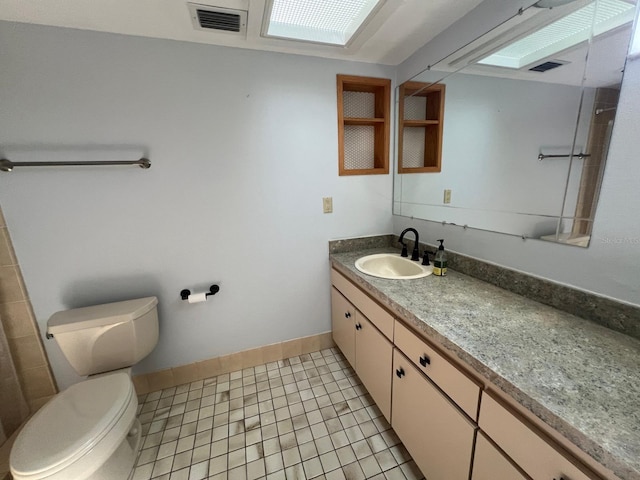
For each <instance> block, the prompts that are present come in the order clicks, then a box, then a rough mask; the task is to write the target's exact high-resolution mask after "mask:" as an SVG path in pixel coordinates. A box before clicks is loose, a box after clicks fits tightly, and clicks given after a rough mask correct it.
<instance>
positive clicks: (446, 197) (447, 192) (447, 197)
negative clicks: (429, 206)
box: [442, 190, 451, 203]
mask: <svg viewBox="0 0 640 480" xmlns="http://www.w3.org/2000/svg"><path fill="white" fill-rule="evenodd" d="M442 203H451V190H445V191H444V199H443V200H442Z"/></svg>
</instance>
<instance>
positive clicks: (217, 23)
mask: <svg viewBox="0 0 640 480" xmlns="http://www.w3.org/2000/svg"><path fill="white" fill-rule="evenodd" d="M187 5H188V7H189V13H190V14H191V21H192V22H193V27H194V28H195V29H196V30H204V31H212V30H215V31H218V32H224V33H232V34H236V35H237V34H239V35H245V34H246V33H247V11H246V10H235V9H231V8H222V7H212V6H209V5H199V4H197V3H188V4H187Z"/></svg>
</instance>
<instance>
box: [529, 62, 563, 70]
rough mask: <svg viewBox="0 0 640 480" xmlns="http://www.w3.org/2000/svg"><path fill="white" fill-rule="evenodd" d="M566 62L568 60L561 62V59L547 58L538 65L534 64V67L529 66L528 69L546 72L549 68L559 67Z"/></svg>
mask: <svg viewBox="0 0 640 480" xmlns="http://www.w3.org/2000/svg"><path fill="white" fill-rule="evenodd" d="M567 63H569V62H563V61H561V60H549V61H547V62H544V63H541V64H540V65H536V66H535V67H531V68H530V69H529V70H531V71H532V72H548V71H549V70H553V69H554V68H558V67H561V66H562V65H566V64H567Z"/></svg>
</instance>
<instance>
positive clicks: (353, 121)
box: [344, 117, 385, 125]
mask: <svg viewBox="0 0 640 480" xmlns="http://www.w3.org/2000/svg"><path fill="white" fill-rule="evenodd" d="M384 122H385V119H384V118H357V117H346V118H345V119H344V124H345V125H377V124H379V123H384Z"/></svg>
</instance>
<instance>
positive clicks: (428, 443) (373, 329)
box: [331, 269, 611, 480]
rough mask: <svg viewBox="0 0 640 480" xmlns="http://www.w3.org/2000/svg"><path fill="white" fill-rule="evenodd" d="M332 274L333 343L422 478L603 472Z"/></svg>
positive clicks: (593, 478) (574, 477) (521, 479)
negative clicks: (411, 458) (418, 469)
mask: <svg viewBox="0 0 640 480" xmlns="http://www.w3.org/2000/svg"><path fill="white" fill-rule="evenodd" d="M331 282H332V293H331V295H332V327H333V338H334V340H335V343H336V344H337V345H338V348H340V350H341V351H342V353H343V354H344V355H345V357H346V358H347V360H348V361H349V362H350V363H351V365H352V366H353V367H354V369H355V371H356V373H357V374H358V375H359V376H360V378H361V380H362V383H363V384H364V386H365V387H366V388H367V390H369V392H370V394H371V396H372V398H373V400H374V401H375V402H376V404H377V405H378V407H379V408H380V410H381V411H382V412H383V414H384V416H385V417H386V418H387V420H389V422H390V423H391V426H392V427H393V428H394V430H395V432H396V433H397V434H398V436H399V438H400V439H401V440H402V442H403V444H404V446H405V447H406V448H407V450H408V451H409V453H410V454H411V456H412V457H413V459H414V460H415V462H416V464H417V465H418V467H419V468H420V470H421V471H422V473H423V474H424V475H425V477H426V478H427V479H429V480H439V479H443V480H456V479H461V480H469V479H470V480H489V479H491V480H495V479H508V480H531V479H533V480H601V479H603V478H611V476H610V475H608V474H601V475H598V474H596V473H594V472H600V470H599V469H598V468H597V466H594V465H593V464H592V463H585V462H588V460H585V459H584V456H583V454H581V453H580V452H579V451H578V449H577V447H575V445H573V444H571V443H570V442H568V441H566V440H565V439H562V438H561V437H560V436H558V434H557V432H554V431H553V429H551V428H550V427H549V426H548V425H545V424H543V423H542V422H540V425H538V423H537V422H538V421H539V419H531V418H529V417H524V416H523V415H522V414H520V413H517V412H518V407H516V406H515V405H517V404H516V402H515V401H513V400H512V401H508V400H505V399H503V398H502V397H498V396H496V395H495V394H493V393H487V392H488V391H491V392H493V390H492V387H491V385H490V384H488V383H486V382H482V380H480V379H479V378H478V377H475V376H474V375H473V373H472V371H471V370H470V369H468V368H465V365H463V364H461V363H460V362H457V361H456V359H455V358H450V357H447V356H446V355H445V354H444V353H443V352H442V350H439V349H438V348H437V347H436V346H435V345H433V344H432V342H430V341H429V340H428V339H425V338H424V337H422V336H420V335H419V334H417V333H415V331H414V330H412V329H410V328H409V327H408V326H407V325H406V324H405V323H403V322H402V321H400V320H396V319H394V318H393V316H392V315H391V314H390V313H389V312H388V311H387V310H386V309H384V308H383V307H382V306H380V304H378V303H377V302H376V301H374V300H373V298H371V297H370V296H369V295H368V294H367V293H365V291H363V290H362V289H360V288H358V287H356V286H355V285H354V284H353V283H351V281H350V280H348V279H347V278H346V277H345V276H343V275H342V274H340V273H338V272H337V271H336V270H335V269H332V271H331ZM498 398H499V399H498ZM579 458H580V459H582V460H578V459H579ZM586 465H588V467H587V466H586ZM592 469H594V470H592Z"/></svg>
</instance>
